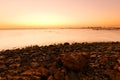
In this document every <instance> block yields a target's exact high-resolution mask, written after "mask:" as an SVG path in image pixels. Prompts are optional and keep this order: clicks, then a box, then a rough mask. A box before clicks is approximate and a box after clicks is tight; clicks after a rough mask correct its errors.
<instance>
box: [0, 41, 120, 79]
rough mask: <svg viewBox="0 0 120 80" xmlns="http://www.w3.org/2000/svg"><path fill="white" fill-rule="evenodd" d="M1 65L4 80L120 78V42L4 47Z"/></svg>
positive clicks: (0, 55) (1, 76)
mask: <svg viewBox="0 0 120 80" xmlns="http://www.w3.org/2000/svg"><path fill="white" fill-rule="evenodd" d="M0 65H1V66H0V79H1V80H6V79H14V80H18V79H20V80H32V79H34V80H36V79H39V80H119V79H120V42H92V43H86V42H84V43H67V42H66V43H63V44H62V43H61V44H60V43H59V44H52V45H48V46H38V45H34V46H28V47H24V48H17V49H10V50H2V51H0Z"/></svg>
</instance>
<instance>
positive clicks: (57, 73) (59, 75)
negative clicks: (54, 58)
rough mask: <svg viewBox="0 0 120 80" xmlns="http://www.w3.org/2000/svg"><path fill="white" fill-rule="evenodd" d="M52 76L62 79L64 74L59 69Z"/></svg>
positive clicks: (58, 79) (57, 79)
mask: <svg viewBox="0 0 120 80" xmlns="http://www.w3.org/2000/svg"><path fill="white" fill-rule="evenodd" d="M54 78H55V79H56V80H64V79H65V76H64V73H62V72H61V71H59V70H58V71H57V72H56V73H55V74H54Z"/></svg>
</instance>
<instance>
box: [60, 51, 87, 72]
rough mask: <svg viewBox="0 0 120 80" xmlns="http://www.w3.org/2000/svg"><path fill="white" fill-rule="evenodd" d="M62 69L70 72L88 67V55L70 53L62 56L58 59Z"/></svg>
mask: <svg viewBox="0 0 120 80" xmlns="http://www.w3.org/2000/svg"><path fill="white" fill-rule="evenodd" d="M59 59H60V60H61V62H62V64H63V66H64V67H67V68H68V69H70V70H75V71H77V70H81V69H83V68H84V67H86V66H87V65H88V62H89V54H87V53H71V54H62V55H61V56H60V58H59Z"/></svg>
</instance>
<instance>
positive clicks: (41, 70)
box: [38, 67, 48, 76]
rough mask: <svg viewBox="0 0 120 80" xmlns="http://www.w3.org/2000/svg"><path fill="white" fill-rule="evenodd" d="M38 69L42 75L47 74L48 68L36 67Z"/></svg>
mask: <svg viewBox="0 0 120 80" xmlns="http://www.w3.org/2000/svg"><path fill="white" fill-rule="evenodd" d="M38 71H40V72H41V74H42V76H47V75H48V70H47V69H46V68H44V67H40V68H38Z"/></svg>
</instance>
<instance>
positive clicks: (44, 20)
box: [0, 0, 120, 28]
mask: <svg viewBox="0 0 120 80" xmlns="http://www.w3.org/2000/svg"><path fill="white" fill-rule="evenodd" d="M119 5H120V0H99V1H98V0H74V1H73V0H0V12H1V13H0V28H67V27H69V28H70V27H71V28H74V27H75V28H79V27H88V26H104V27H111V26H112V27H118V26H119V27H120V6H119Z"/></svg>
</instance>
